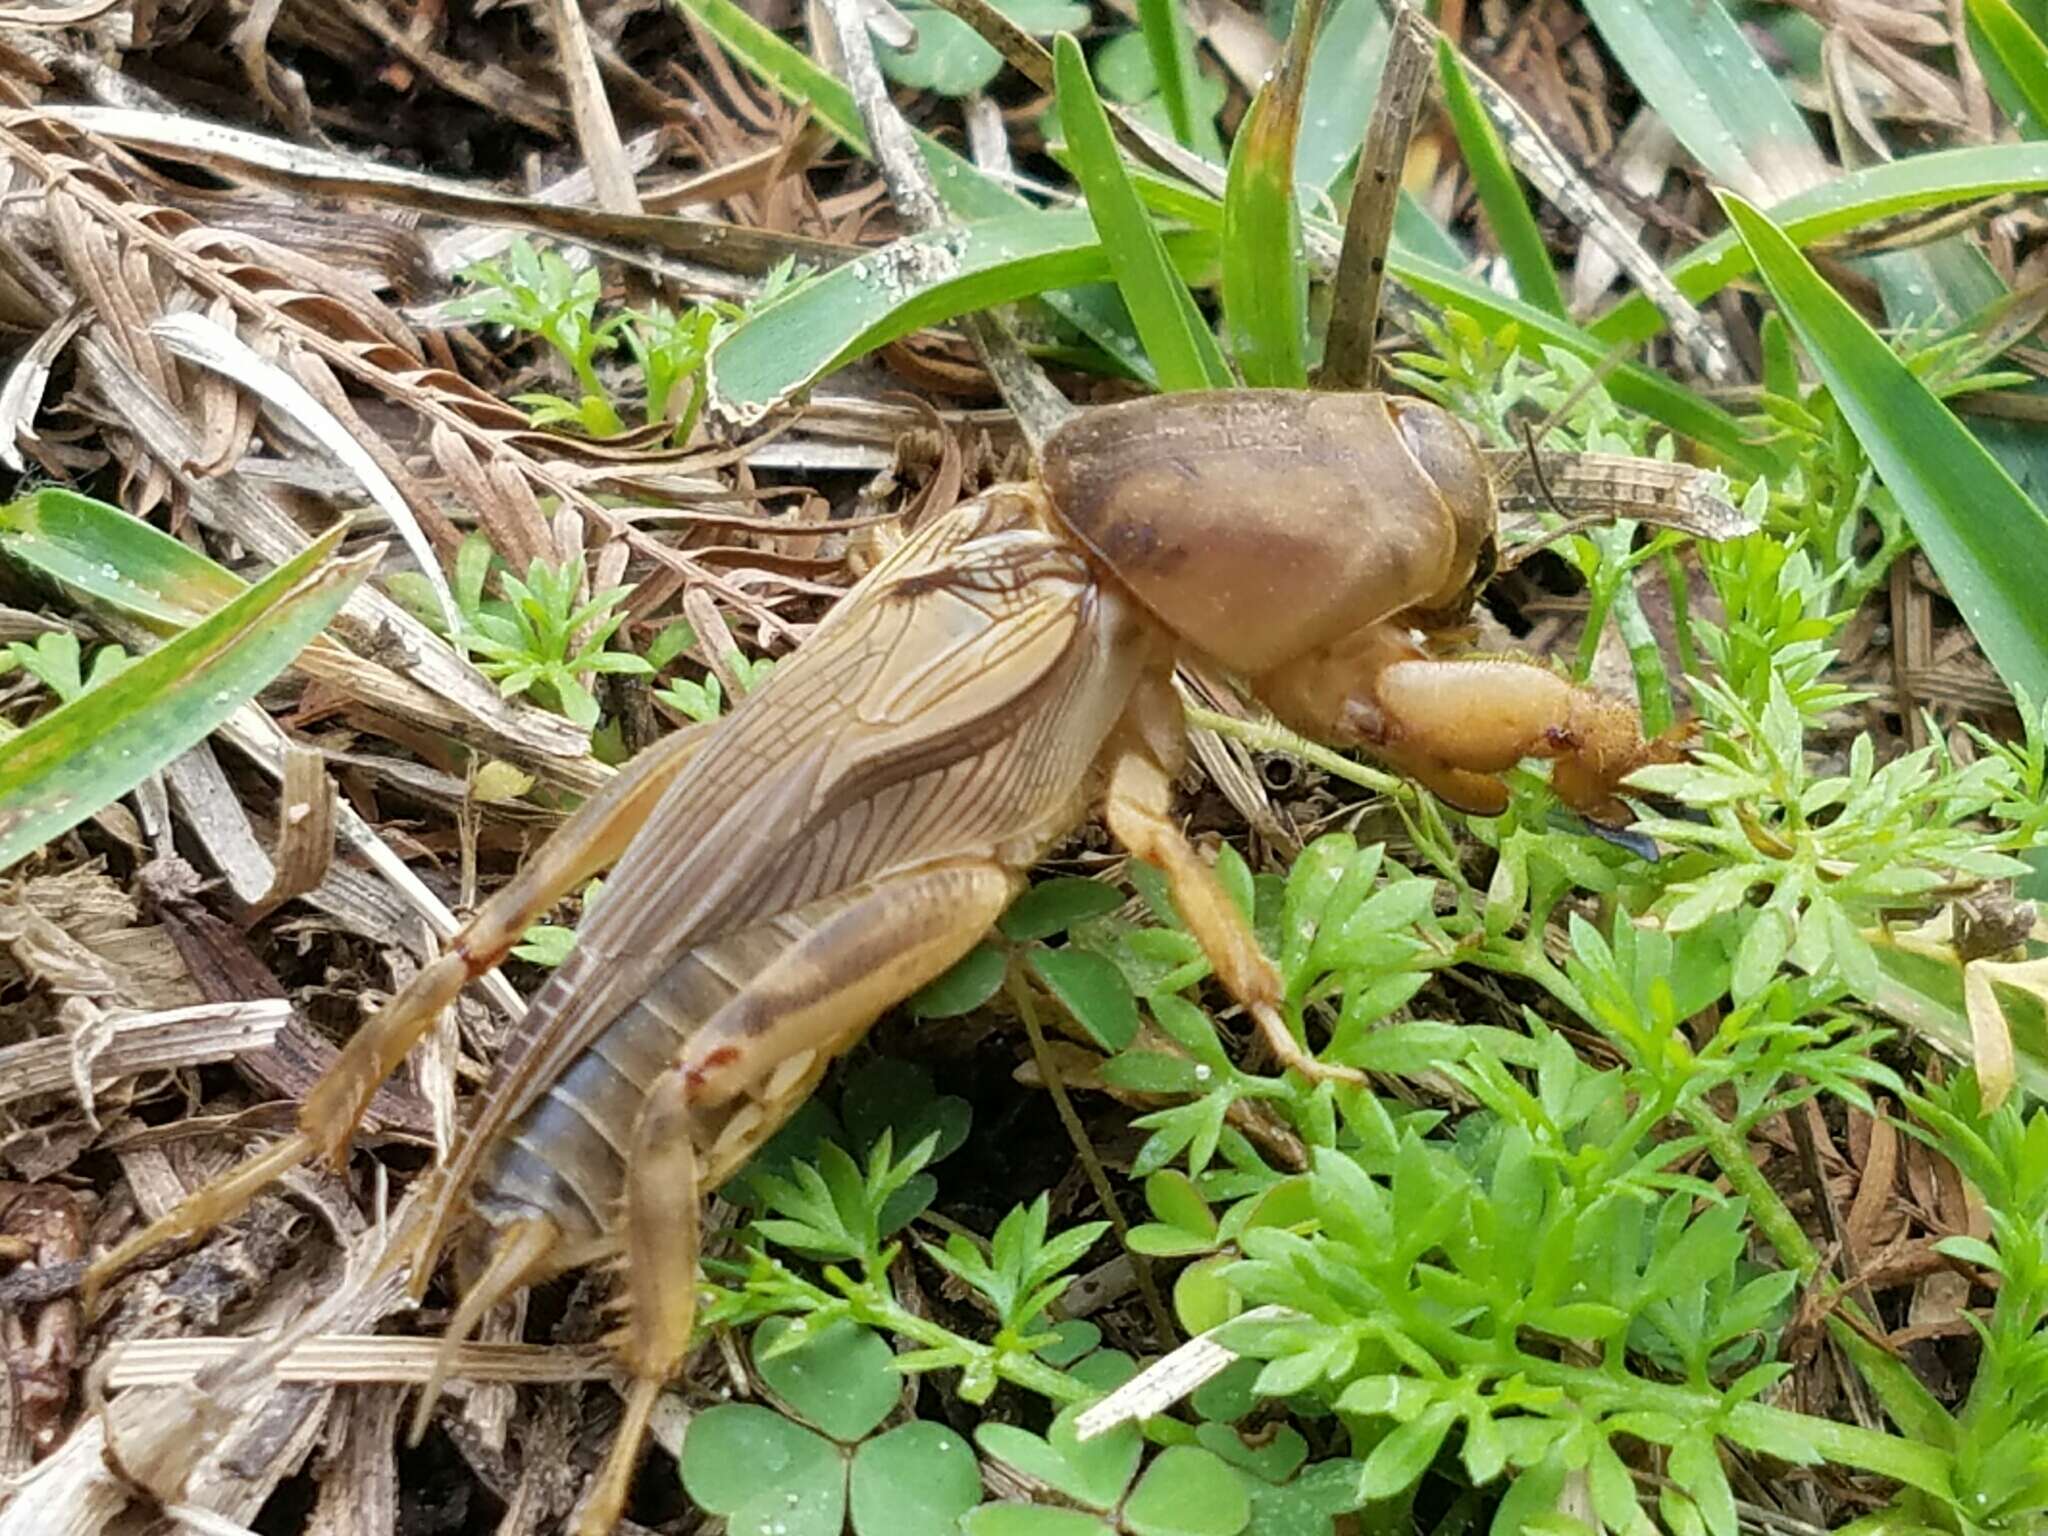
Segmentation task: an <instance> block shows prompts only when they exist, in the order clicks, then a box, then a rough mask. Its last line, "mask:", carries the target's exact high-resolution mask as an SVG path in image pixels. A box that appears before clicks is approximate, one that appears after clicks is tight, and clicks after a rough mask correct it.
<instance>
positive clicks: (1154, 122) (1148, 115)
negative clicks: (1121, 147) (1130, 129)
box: [1089, 32, 1230, 152]
mask: <svg viewBox="0 0 2048 1536" xmlns="http://www.w3.org/2000/svg"><path fill="white" fill-rule="evenodd" d="M1089 63H1090V65H1091V66H1092V67H1093V69H1094V71H1095V84H1096V87H1097V89H1099V90H1100V91H1101V92H1102V94H1103V95H1104V96H1107V97H1108V98H1109V99H1110V100H1111V101H1114V102H1116V103H1118V104H1119V105H1120V106H1122V107H1123V109H1124V110H1125V111H1126V112H1127V113H1129V114H1130V115H1131V116H1133V117H1135V118H1136V119H1137V120H1138V121H1139V122H1141V123H1143V124H1144V125H1145V126H1146V127H1148V128H1150V129H1152V130H1153V131H1154V132H1155V133H1157V134H1158V135H1159V136H1160V137H1161V138H1163V139H1171V138H1173V137H1174V132H1173V122H1172V120H1171V119H1170V118H1169V117H1168V116H1167V111H1166V98H1165V97H1164V96H1162V95H1161V94H1160V92H1159V75H1158V72H1157V71H1156V70H1154V69H1153V68H1152V54H1151V51H1150V49H1149V48H1148V46H1147V44H1146V42H1145V34H1144V33H1142V32H1119V33H1118V34H1117V35H1116V36H1115V37H1112V38H1111V39H1110V40H1109V41H1108V42H1106V43H1104V44H1103V45H1102V46H1101V47H1100V48H1097V49H1096V50H1095V52H1094V54H1093V55H1092V56H1091V57H1090V59H1089ZM1194 88H1195V118H1196V120H1197V121H1204V120H1206V121H1208V122H1210V123H1212V124H1213V123H1214V122H1215V119H1216V114H1217V113H1218V112H1221V111H1222V110H1223V104H1224V102H1226V101H1227V100H1229V99H1230V89H1229V87H1227V86H1226V85H1224V83H1223V82H1222V81H1221V80H1218V79H1217V78H1216V77H1215V76H1214V75H1210V74H1205V73H1203V72H1202V71H1200V70H1197V71H1196V72H1195V80H1194ZM1212 131H1213V129H1212ZM1219 152H1220V151H1219Z"/></svg>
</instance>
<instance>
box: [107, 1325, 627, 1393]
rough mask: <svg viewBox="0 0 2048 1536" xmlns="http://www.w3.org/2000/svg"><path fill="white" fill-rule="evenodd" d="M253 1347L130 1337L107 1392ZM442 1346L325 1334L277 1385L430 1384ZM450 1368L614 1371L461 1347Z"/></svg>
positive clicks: (120, 1349) (598, 1353)
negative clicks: (291, 1382) (288, 1382)
mask: <svg viewBox="0 0 2048 1536" xmlns="http://www.w3.org/2000/svg"><path fill="white" fill-rule="evenodd" d="M247 1347H248V1340H246V1339H241V1338H202V1337H192V1338H183V1339H130V1340H127V1341H126V1342H124V1343H121V1344H117V1345H115V1346H114V1347H113V1348H112V1349H110V1350H108V1351H107V1356H106V1367H105V1369H106V1384H107V1386H109V1387H110V1388H122V1387H172V1386H179V1385H182V1384H183V1383H185V1382H188V1381H191V1380H192V1379H193V1378H194V1377H195V1376H197V1375H198V1374H199V1373H200V1372H201V1371H205V1370H209V1369H212V1368H213V1367H216V1366H219V1365H221V1364H223V1363H225V1362H227V1361H229V1360H232V1359H233V1358H234V1356H235V1353H236V1352H237V1351H238V1350H243V1349H246V1348H247ZM440 1348H441V1346H440V1344H439V1343H438V1342H437V1341H436V1340H433V1339H394V1338H387V1337H385V1336H384V1335H382V1334H320V1335H318V1336H316V1337H314V1338H310V1339H306V1340H304V1341H303V1342H301V1343H298V1344H295V1345H293V1346H292V1348H291V1349H290V1350H288V1351H286V1353H285V1354H284V1355H283V1356H282V1357H281V1358H280V1359H279V1360H278V1362H277V1365H276V1372H277V1379H278V1380H279V1381H280V1382H287V1381H304V1382H319V1383H321V1384H323V1385H331V1386H378V1385H382V1386H405V1387H415V1386H419V1385H421V1384H422V1383H424V1382H426V1381H428V1380H431V1379H432V1377H433V1374H434V1361H435V1357H436V1355H437V1354H438V1352H439V1350H440ZM453 1358H454V1365H453V1368H452V1369H451V1370H450V1371H449V1373H448V1374H449V1375H450V1376H451V1377H453V1378H456V1379H459V1380H463V1381H476V1382H486V1381H499V1382H514V1383H518V1384H520V1385H526V1386H531V1385H535V1384H539V1383H549V1384H556V1385H560V1384H567V1383H571V1382H578V1381H597V1380H601V1379H603V1378H605V1377H608V1376H610V1375H611V1374H612V1373H613V1370H614V1367H613V1364H612V1360H611V1357H610V1355H608V1354H607V1353H606V1352H605V1351H604V1350H602V1349H600V1348H597V1347H594V1346H586V1347H581V1348H569V1347H566V1346H553V1345H543V1344H464V1345H463V1346H462V1347H461V1348H460V1349H458V1350H456V1351H455V1354H454V1357H453Z"/></svg>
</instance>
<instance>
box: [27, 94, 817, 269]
mask: <svg viewBox="0 0 2048 1536" xmlns="http://www.w3.org/2000/svg"><path fill="white" fill-rule="evenodd" d="M34 117H35V118H44V119H50V120H54V121H57V122H62V123H68V124H70V125H71V126H72V127H74V128H78V129H81V130H83V131H85V132H88V133H94V134H98V135H101V136H102V137H104V138H107V139H111V140H114V141H116V142H121V143H128V144H133V145H135V146H136V147H137V148H141V149H147V150H148V151H149V152H150V153H152V154H156V155H164V156H171V157H175V158H179V159H183V160H187V161H189V162H190V163H192V164H195V165H200V166H203V167H205V168H206V169H208V170H211V171H214V172H217V173H218V174H220V175H223V176H228V177H231V178H234V179H237V180H243V181H250V182H257V183H260V184H264V185H270V186H278V187H282V188H285V189H287V190H291V191H294V192H297V193H299V194H301V195H304V194H309V193H318V194H322V195H325V196H329V197H354V198H368V199H372V200H375V201H377V202H382V203H386V204H389V205H392V206H394V207H401V208H411V209H415V210H418V211H420V212H424V213H432V214H435V215H437V216H439V217H443V218H460V219H465V220H468V221H470V222H473V223H479V224H497V225H504V226H508V227H511V228H514V229H525V230H535V231H541V232H544V233H548V234H555V235H560V236H562V237H563V238H565V239H569V240H574V241H577V242H578V243H580V244H583V245H587V246H589V247H590V248H591V249H593V250H597V251H602V252H603V253H604V254H606V255H608V256H613V257H616V258H617V259H618V260H621V261H625V262H630V263H633V264H635V265H641V266H646V267H648V268H649V269H650V270H655V271H661V270H664V267H663V263H662V262H661V260H660V258H662V257H664V256H674V257H681V258H684V259H686V260H688V261H690V262H694V263H697V264H700V265H701V266H705V267H710V268H713V269H715V270H717V271H721V272H729V273H740V274H745V275H750V276H751V275H758V274H760V273H763V272H766V271H767V270H768V269H769V268H771V267H773V266H774V265H775V264H776V263H777V262H780V261H784V260H787V259H791V258H794V259H795V260H797V261H800V262H804V263H806V264H808V265H811V266H814V267H822V266H834V265H837V264H838V263H839V262H841V261H844V260H846V259H847V258H848V257H849V256H851V255H852V254H854V253H853V252H852V251H850V250H847V249H846V248H844V247H841V246H838V245H833V244H831V243H828V242H826V241H822V240H812V239H807V238H805V237H803V236H800V235H781V234H776V233H775V232H773V231H771V230H761V229H749V228H747V227H746V226H744V225H739V224H726V223H721V222H719V221H717V220H713V219H684V218H676V217H673V216H670V215H663V214H642V213H628V212H623V211H619V210H599V209H590V208H577V207H574V206H571V205H565V204H561V203H556V202H549V201H545V200H542V199H539V198H527V197H515V196H512V195H509V194H507V193H502V192H494V191H490V190H488V189H480V188H477V187H472V186H467V185H465V184H463V183H462V182H459V181H451V180H449V179H447V178H446V177H440V176H425V175H421V174H419V173H417V172H413V171H401V170H396V169H393V168H391V167H388V166H380V165H377V164H375V163H374V162H370V161H358V160H350V159H346V158H344V157H342V156H340V155H334V154H329V153H328V152H326V151H324V150H316V149H309V148H307V147H306V146H304V145H299V144H291V143H287V142H285V141H283V140H280V139H273V138H268V137H266V136H265V135H263V134H257V133H250V132H248V131H247V130H245V129H239V128H229V127H226V126H224V125H222V124H218V123H208V122H204V121H202V120H199V119H196V118H192V117H187V116H182V115H171V114H167V113H157V112H143V111H137V110H134V109H132V108H125V107H57V106H51V107H44V108H41V109H39V110H38V111H37V112H36V113H35V114H34ZM31 120H33V119H31V118H29V117H28V116H26V115H16V116H15V117H14V122H15V123H16V124H21V123H24V122H27V121H31ZM679 275H682V276H686V277H695V276H701V274H700V273H694V272H683V273H680V274H679Z"/></svg>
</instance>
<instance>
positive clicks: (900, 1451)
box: [851, 1420, 981, 1536]
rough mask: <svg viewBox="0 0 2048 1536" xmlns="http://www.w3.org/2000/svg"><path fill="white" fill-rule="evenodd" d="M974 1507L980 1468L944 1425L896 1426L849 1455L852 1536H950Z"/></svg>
mask: <svg viewBox="0 0 2048 1536" xmlns="http://www.w3.org/2000/svg"><path fill="white" fill-rule="evenodd" d="M980 1502H981V1467H980V1464H979V1463H978V1462H976V1461H975V1459H974V1451H973V1449H972V1448H971V1447H969V1445H968V1444H967V1442H966V1441H965V1440H963V1439H962V1438H961V1437H960V1436H959V1435H958V1434H956V1433H954V1432H953V1431H952V1430H951V1429H949V1428H947V1427H946V1426H945V1425H944V1424H931V1423H926V1422H924V1421H922V1420H920V1421H918V1422H915V1423H911V1424H899V1425H898V1426H897V1427H896V1428H894V1429H892V1430H890V1431H889V1432H888V1433H887V1434H886V1435H878V1436H876V1437H875V1438H874V1439H872V1440H870V1441H868V1442H867V1443H866V1444H864V1445H863V1446H861V1448H860V1449H859V1450H858V1451H856V1452H854V1456H853V1477H852V1480H851V1505H852V1510H851V1513H852V1515H853V1529H854V1532H855V1536H954V1533H955V1532H956V1531H958V1530H959V1528H960V1517H961V1516H962V1515H964V1514H966V1513H967V1511H969V1510H970V1509H972V1508H974V1506H975V1505H977V1504H979V1503H980Z"/></svg>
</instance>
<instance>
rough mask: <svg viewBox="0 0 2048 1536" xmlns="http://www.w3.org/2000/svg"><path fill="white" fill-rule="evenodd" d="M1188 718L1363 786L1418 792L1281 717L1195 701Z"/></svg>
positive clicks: (1385, 792) (1201, 727) (1201, 726)
mask: <svg viewBox="0 0 2048 1536" xmlns="http://www.w3.org/2000/svg"><path fill="white" fill-rule="evenodd" d="M1187 721H1188V724H1189V725H1192V726H1195V727H1196V728H1197V729H1199V730H1204V731H1214V732H1215V733H1216V734H1217V735H1218V736H1230V737H1234V738H1235V739H1237V740H1238V741H1241V742H1243V743H1244V744H1245V745H1246V746H1248V747H1251V748H1253V749H1255V750H1256V751H1260V752H1285V753H1287V754H1288V755H1289V756H1291V757H1298V758H1300V759H1301V760H1302V761H1303V762H1305V763H1311V764H1313V765H1314V766H1315V767H1318V768H1320V769H1322V770H1323V772H1325V773H1327V774H1330V775H1332V776H1333V777H1336V778H1340V779H1343V780H1344V781H1346V782H1347V783H1351V784H1356V785H1358V786H1359V787H1360V788H1362V789H1374V790H1378V791H1379V792H1380V793H1381V794H1383V795H1403V796H1406V795H1412V794H1414V793H1415V786H1414V785H1412V784H1410V783H1409V782H1408V781H1407V780H1406V779H1403V778H1398V777H1396V776H1395V775H1393V774H1391V773H1382V772H1381V771H1380V770H1379V769H1377V768H1368V767H1366V766H1365V764H1363V763H1361V762H1357V761H1355V760H1353V759H1351V758H1348V757H1346V756H1345V755H1344V754H1343V753H1341V752H1332V751H1331V750H1330V749H1329V748H1328V747H1319V746H1317V745H1316V744H1315V743H1314V742H1312V741H1309V740H1308V739H1306V738H1305V737H1301V736H1297V735H1295V734H1294V732H1292V731H1290V730H1288V729H1287V727H1286V726H1284V725H1281V724H1280V723H1279V722H1278V721H1274V720H1240V719H1238V718H1237V716H1235V715H1225V714H1219V713H1218V712H1217V711H1215V710H1213V709H1202V708H1200V707H1199V706H1197V705H1193V704H1190V705H1188V706H1187Z"/></svg>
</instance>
